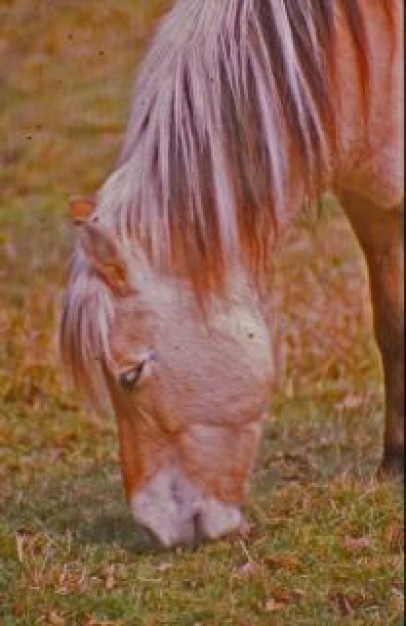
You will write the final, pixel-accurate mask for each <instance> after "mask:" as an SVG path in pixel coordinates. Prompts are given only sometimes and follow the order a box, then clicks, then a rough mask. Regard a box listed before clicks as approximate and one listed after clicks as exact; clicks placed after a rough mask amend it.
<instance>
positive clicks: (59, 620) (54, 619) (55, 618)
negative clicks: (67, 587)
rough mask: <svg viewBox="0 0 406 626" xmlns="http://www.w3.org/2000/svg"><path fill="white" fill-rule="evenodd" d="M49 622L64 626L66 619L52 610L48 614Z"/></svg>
mask: <svg viewBox="0 0 406 626" xmlns="http://www.w3.org/2000/svg"><path fill="white" fill-rule="evenodd" d="M48 623H49V624H51V626H64V624H65V619H64V618H63V617H61V616H60V615H58V613H57V612H56V611H51V612H50V613H49V615H48Z"/></svg>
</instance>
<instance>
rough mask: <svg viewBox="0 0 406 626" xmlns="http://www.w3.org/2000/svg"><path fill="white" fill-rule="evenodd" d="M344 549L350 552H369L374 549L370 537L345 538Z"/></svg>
mask: <svg viewBox="0 0 406 626" xmlns="http://www.w3.org/2000/svg"><path fill="white" fill-rule="evenodd" d="M343 543H344V547H345V548H346V550H348V551H349V552H361V551H362V550H369V549H370V548H371V547H372V541H371V539H370V538H369V537H367V536H365V537H345V539H344V542H343Z"/></svg>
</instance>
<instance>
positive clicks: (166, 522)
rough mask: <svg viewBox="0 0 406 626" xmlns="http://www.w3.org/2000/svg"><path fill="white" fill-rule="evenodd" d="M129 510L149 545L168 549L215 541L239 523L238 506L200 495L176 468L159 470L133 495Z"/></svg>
mask: <svg viewBox="0 0 406 626" xmlns="http://www.w3.org/2000/svg"><path fill="white" fill-rule="evenodd" d="M131 509H132V513H133V515H134V518H135V521H136V522H137V524H139V525H140V526H141V527H142V528H143V530H144V532H145V534H146V536H147V538H148V540H149V542H152V543H154V544H157V543H158V544H159V545H161V546H163V547H167V548H168V547H174V546H177V545H186V546H190V547H192V546H195V545H197V544H198V543H200V542H201V541H202V540H204V539H217V538H219V537H221V536H223V535H226V534H228V533H230V532H233V531H235V530H237V529H238V528H239V527H240V525H241V523H242V514H241V511H240V509H239V508H238V507H237V506H235V505H233V504H228V503H224V502H221V501H220V500H218V499H216V498H212V497H208V496H206V495H205V496H203V495H202V494H201V492H200V490H199V489H198V488H197V487H195V486H194V485H193V484H192V483H191V482H190V481H189V480H188V479H187V478H186V477H185V476H184V475H183V473H182V472H181V471H179V470H178V469H176V468H166V469H164V470H161V471H160V472H159V473H158V474H156V475H155V476H154V477H153V478H152V479H151V480H150V481H149V482H148V483H147V484H146V485H145V486H144V488H143V489H142V490H141V491H139V492H137V493H135V494H134V495H133V497H132V499H131Z"/></svg>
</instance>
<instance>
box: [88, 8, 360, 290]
mask: <svg viewBox="0 0 406 626" xmlns="http://www.w3.org/2000/svg"><path fill="white" fill-rule="evenodd" d="M337 10H339V11H341V12H342V15H343V16H344V18H345V19H346V20H347V22H348V26H349V30H350V33H351V35H352V38H353V42H354V47H355V49H356V51H357V58H358V64H359V74H360V82H361V84H362V87H363V89H364V93H366V91H367V88H368V67H367V58H368V54H367V46H366V37H365V27H364V23H363V19H362V13H361V11H360V8H359V5H358V0H179V1H178V2H176V3H175V5H174V8H173V9H172V11H171V12H170V13H169V14H168V16H167V17H166V19H165V20H164V21H163V23H162V25H161V27H160V28H159V30H158V32H157V34H156V37H155V39H154V41H153V43H152V46H151V49H150V51H149V53H148V55H147V57H146V59H145V61H144V63H143V65H142V67H141V71H140V74H139V76H138V80H137V82H136V85H135V91H134V102H133V108H132V113H131V117H130V122H129V125H128V128H127V132H126V136H125V141H124V147H123V150H122V153H121V156H120V159H119V164H118V171H117V172H116V173H115V175H113V177H112V179H111V180H109V181H108V183H107V185H106V186H105V188H104V190H102V192H101V194H100V197H101V202H102V203H103V204H104V205H106V207H108V205H110V206H111V205H112V204H117V202H116V198H117V196H119V197H120V206H119V208H118V210H117V211H116V216H117V222H119V223H120V230H121V233H122V235H123V236H130V237H131V236H132V235H133V234H136V235H137V237H139V238H140V239H141V241H142V243H143V245H144V247H145V248H146V250H147V251H148V252H149V253H150V256H151V259H152V260H153V261H154V262H155V263H157V264H162V265H165V266H166V267H168V266H169V267H172V268H181V269H183V270H184V271H185V272H186V274H187V275H188V276H189V277H190V278H191V279H192V281H193V282H194V283H195V284H197V286H201V285H206V286H209V287H215V286H216V285H219V284H221V283H222V282H223V279H224V274H225V273H226V271H227V263H228V261H229V259H230V258H231V257H232V256H233V255H237V256H240V257H241V260H242V261H247V262H248V265H249V266H250V267H253V268H254V269H256V270H260V269H261V266H262V265H263V260H264V259H265V258H266V253H267V251H268V249H269V245H270V243H271V242H272V240H273V235H276V234H277V232H278V228H279V227H280V226H281V224H283V220H284V216H285V213H286V208H285V204H284V192H285V190H286V186H287V184H288V182H289V171H288V163H287V160H288V155H289V154H292V150H293V154H294V155H295V158H296V159H297V166H298V167H300V168H301V170H302V171H303V178H304V181H305V185H306V189H305V191H306V195H308V196H309V197H314V195H315V191H316V190H317V188H318V187H322V184H323V178H324V176H325V175H327V172H328V169H329V166H330V164H331V161H332V159H333V158H334V153H335V148H336V142H335V129H336V119H335V108H334V94H335V91H334V84H333V83H334V46H335V37H336V19H337Z"/></svg>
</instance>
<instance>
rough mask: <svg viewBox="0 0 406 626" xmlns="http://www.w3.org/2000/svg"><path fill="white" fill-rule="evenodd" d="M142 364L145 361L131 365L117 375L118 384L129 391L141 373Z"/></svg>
mask: <svg viewBox="0 0 406 626" xmlns="http://www.w3.org/2000/svg"><path fill="white" fill-rule="evenodd" d="M144 364H145V361H143V362H142V363H140V364H139V365H136V366H135V367H131V368H130V369H128V370H126V371H125V372H121V374H120V376H119V380H120V385H121V386H122V388H123V389H125V390H126V391H131V390H132V389H134V387H135V385H136V384H137V382H138V380H139V377H140V376H141V374H142V370H143V367H144Z"/></svg>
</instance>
